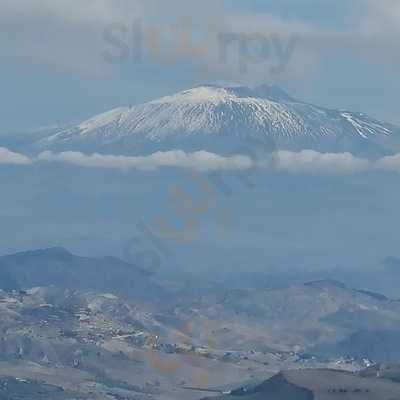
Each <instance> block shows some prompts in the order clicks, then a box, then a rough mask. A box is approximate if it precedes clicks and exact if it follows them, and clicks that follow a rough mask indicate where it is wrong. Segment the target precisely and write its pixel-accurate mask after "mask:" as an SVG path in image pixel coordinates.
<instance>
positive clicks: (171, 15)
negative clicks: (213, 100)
mask: <svg viewBox="0 0 400 400" xmlns="http://www.w3.org/2000/svg"><path fill="white" fill-rule="evenodd" d="M0 7H1V8H0V9H1V14H0V26H1V28H0V29H1V31H2V32H1V35H0V46H1V48H2V51H1V58H2V60H1V64H0V68H1V72H2V73H1V75H0V85H1V95H0V132H1V133H7V132H13V131H23V130H25V129H29V128H35V127H39V126H44V125H48V124H54V123H58V122H67V121H70V120H80V119H82V118H85V117H87V116H90V115H91V114H94V113H97V112H101V111H104V110H107V109H109V108H112V107H115V106H118V105H126V104H134V103H138V102H142V101H145V100H148V99H151V98H154V97H158V96H161V95H164V94H169V93H171V92H174V91H177V90H180V89H183V88H186V87H190V86H193V85H196V84H199V83H201V82H202V81H207V82H209V81H229V82H237V83H244V84H249V85H252V84H259V83H263V82H267V83H276V84H278V85H281V86H282V87H284V88H285V89H287V90H288V91H289V92H291V93H292V94H293V95H295V96H297V97H299V98H302V99H305V100H307V101H310V102H314V103H318V104H321V105H326V106H331V107H337V108H347V109H351V110H356V111H365V112H368V113H370V114H371V115H372V116H376V117H378V118H381V119H385V120H388V121H393V122H397V123H400V116H399V114H398V110H397V109H398V93H399V89H400V79H399V76H398V75H399V74H398V71H399V67H400V40H399V39H400V24H399V22H400V2H398V1H396V0H379V1H377V0H352V1H348V0H336V1H329V2H328V1H323V0H281V1H279V2H277V1H275V0H274V1H272V0H247V1H239V0H225V1H217V0H202V1H201V2H191V1H183V0H168V1H165V0H86V1H84V2H82V1H78V0H57V1H54V0H0ZM190 17H191V18H192V19H193V29H192V30H191V31H190V32H191V36H192V38H193V41H194V43H195V44H196V43H203V42H204V40H205V38H206V34H207V32H210V29H209V28H208V25H207V24H208V22H209V21H215V23H216V25H217V28H216V31H215V35H214V36H211V37H212V39H211V41H210V43H209V44H208V46H207V51H206V52H203V53H202V54H201V55H191V56H190V55H188V54H184V55H183V56H182V57H179V56H178V57H177V58H176V59H175V61H172V60H171V57H172V55H173V54H174V53H173V52H174V49H176V48H177V45H176V44H175V45H174V43H176V41H175V40H174V39H173V38H176V37H178V38H181V39H182V38H184V37H185V35H184V32H185V21H186V22H187V21H189V18H190ZM134 21H140V23H141V26H142V28H141V32H142V37H143V40H142V42H141V43H142V48H143V50H142V61H141V63H139V64H138V63H135V62H134V60H133V59H132V57H129V58H125V59H124V60H123V62H120V63H118V64H110V63H109V62H108V61H107V60H105V58H104V54H105V53H106V54H112V55H116V54H118V53H121V54H122V53H123V52H124V51H125V52H126V50H127V49H129V50H130V53H131V55H132V52H133V51H134V49H136V48H137V47H135V45H134V43H135V41H134V40H135V39H134V38H137V37H138V36H137V35H135V34H134V33H133V31H132V30H133V28H132V26H133V24H134ZM112 24H119V25H117V26H113V25H112ZM135 26H138V25H135ZM174 29H175V31H176V32H178V36H174V34H173V32H174ZM105 31H108V32H109V34H111V36H112V37H113V38H114V39H117V40H118V43H114V44H112V43H111V41H110V37H109V38H108V39H107V38H106V37H105ZM152 31H153V32H156V36H155V37H156V38H158V43H159V45H160V49H162V50H160V52H159V53H158V57H157V59H153V58H152V57H151V52H150V50H151V47H149V45H147V44H146V43H147V42H148V41H149V38H150V37H151V35H150V33H151V32H152ZM228 33H242V34H243V35H249V34H257V35H258V37H261V35H262V37H263V38H264V39H265V41H264V42H263V43H266V45H267V47H266V48H261V45H260V46H258V45H259V44H260V43H261V42H260V43H258V42H257V44H254V43H253V44H254V46H253V47H251V48H250V49H248V51H250V52H251V51H253V53H251V54H252V56H251V57H253V56H254V55H255V54H256V55H258V54H259V53H260V51H261V50H263V51H264V50H265V52H264V53H263V54H264V57H263V58H262V60H261V59H258V60H257V62H254V64H253V63H252V58H251V57H249V59H247V60H246V59H245V60H243V57H241V58H240V57H239V55H240V54H242V53H240V50H239V47H238V46H237V47H235V46H236V45H234V46H233V47H232V48H230V52H229V53H228V60H227V62H226V63H223V62H222V61H221V58H220V53H221V45H218V43H220V42H219V41H218V38H221V35H223V34H225V35H226V34H228ZM218 35H219V36H218ZM243 35H242V36H241V37H242V38H243V37H245V38H247V37H248V36H243ZM109 36H110V35H109ZM121 41H123V43H124V46H125V47H122V44H121V43H120V42H121ZM291 41H292V42H291ZM245 43H246V42H245ZM126 46H128V47H126ZM257 46H258V47H257ZM277 46H278V47H277ZM279 46H280V47H279ZM290 46H292V47H290ZM153 48H154V47H153ZM279 49H280V50H281V53H279ZM288 49H292V51H291V52H290V53H287V54H289V55H288V56H287V57H286V58H285V60H286V61H285V63H284V64H282V63H281V62H280V61H281V60H284V58H283V56H282V54H286V53H285V51H286V50H288ZM242 51H243V48H242ZM254 52H255V53H254ZM243 54H246V53H243ZM279 54H281V57H280V56H279ZM239 61H240V62H241V63H242V64H240V62H239ZM243 63H244V64H245V66H246V68H245V67H243ZM281 64H282V65H284V67H285V68H281V67H280V68H278V69H276V68H275V69H274V70H271V67H277V66H282V65H281ZM241 65H242V69H240V66H241ZM243 69H246V71H244V70H243ZM271 71H272V72H271Z"/></svg>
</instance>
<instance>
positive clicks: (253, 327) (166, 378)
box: [0, 249, 400, 400]
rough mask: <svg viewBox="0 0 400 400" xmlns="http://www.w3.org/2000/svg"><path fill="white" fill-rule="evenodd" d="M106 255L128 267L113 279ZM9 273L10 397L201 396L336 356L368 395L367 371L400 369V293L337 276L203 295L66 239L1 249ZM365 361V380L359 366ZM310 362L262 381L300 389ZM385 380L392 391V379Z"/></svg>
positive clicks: (332, 362) (4, 344)
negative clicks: (399, 365) (83, 251)
mask: <svg viewBox="0 0 400 400" xmlns="http://www.w3.org/2000/svg"><path fill="white" fill-rule="evenodd" d="M107 265H108V266H109V267H110V268H112V266H114V265H115V266H119V267H120V268H122V269H121V275H120V278H119V273H118V268H117V269H116V273H115V274H114V279H113V280H110V278H109V277H108V275H107V274H105V268H106V267H107ZM77 268H79V269H80V271H81V277H82V279H80V280H79V279H78V278H79V274H78V275H76V274H77V272H78V269H77ZM129 268H130V269H129ZM127 271H130V274H133V275H134V276H135V279H136V280H134V281H129V279H127V282H133V283H134V285H132V287H131V290H130V291H128V290H127V283H126V282H123V280H122V278H123V274H122V272H124V273H126V274H127V277H128V278H129V276H131V275H129V274H128V273H127ZM0 276H2V281H1V282H2V286H3V289H2V290H1V291H0V331H1V339H0V377H2V378H1V379H2V381H1V382H3V384H2V387H3V392H4V393H9V394H10V395H11V394H12V396H14V397H12V398H28V397H26V396H27V393H29V390H32V393H36V392H37V393H39V394H40V395H38V396H37V398H43V399H47V398H48V399H53V398H60V399H64V398H65V399H66V398H85V399H87V398H96V399H118V400H119V399H199V398H201V397H202V396H204V395H210V394H215V395H218V394H223V393H231V392H232V393H239V392H235V391H238V390H239V391H240V390H243V388H246V390H248V388H254V387H258V388H260V386H259V385H260V384H261V382H263V381H265V379H268V378H269V377H272V376H274V375H276V374H277V373H278V372H279V371H287V370H303V369H305V370H310V369H312V370H315V369H316V370H319V371H324V370H325V369H326V368H329V369H335V370H341V371H348V372H350V374H348V375H346V374H344V375H341V374H339V375H335V377H345V378H343V379H345V380H344V381H343V383H341V382H342V381H341V380H340V381H338V382H339V383H337V385H338V387H342V386H343V385H344V386H345V387H346V388H347V389H346V390H347V391H348V392H346V393H349V392H350V391H351V393H354V394H352V396H356V397H354V398H359V397H357V394H356V393H361V392H358V389H359V386H360V385H361V383H363V382H366V379H372V378H373V379H375V380H376V379H377V378H381V379H392V380H393V382H394V381H396V380H397V378H398V369H395V367H394V365H395V364H388V363H386V364H385V363H384V364H379V363H378V362H379V361H390V360H394V359H395V358H396V357H398V358H400V355H399V354H398V346H397V342H396V341H395V339H394V338H395V337H397V333H398V332H400V303H399V302H398V301H394V300H390V299H388V298H386V297H385V296H381V295H378V294H375V293H370V292H368V291H361V290H353V289H350V288H347V287H346V286H345V285H343V284H341V283H339V282H335V281H317V282H311V283H307V284H305V285H296V286H290V287H287V288H282V289H264V290H261V289H248V290H230V291H227V292H225V293H214V294H212V293H210V292H209V291H208V292H206V293H204V295H202V296H201V297H200V298H199V297H197V296H195V295H194V294H193V295H192V296H191V295H190V294H189V293H188V292H187V291H185V290H184V288H182V289H180V290H179V289H177V288H176V287H175V288H174V292H173V293H171V292H170V290H171V288H170V287H168V286H166V287H163V286H162V282H157V281H156V280H154V279H152V278H150V277H149V276H148V275H146V274H144V273H143V272H141V271H138V270H136V269H135V268H134V267H133V266H131V265H129V264H127V263H124V262H122V261H120V260H118V259H114V258H102V259H95V258H94V259H91V258H82V257H77V256H74V255H72V254H71V253H69V252H67V251H66V250H64V249H48V250H40V251H34V252H24V253H19V254H16V255H10V256H6V257H1V258H0ZM106 287H108V290H105V288H106ZM178 287H179V285H178ZM156 288H161V289H162V290H157V289H156ZM150 289H151V290H154V292H153V293H155V294H154V296H153V297H149V296H148V293H147V292H148V290H150ZM177 290H178V291H177ZM388 332H390V335H391V337H393V340H392V341H389V340H387V338H388V337H389V336H385V335H389V333H388ZM377 335H378V336H377ZM376 337H378V338H379V341H380V342H379V346H378V343H376V346H375V347H374V346H372V345H371V343H372V342H371V340H375V341H376ZM374 338H375V339H374ZM389 351H390V357H389ZM372 356H373V357H372ZM365 368H367V369H365ZM361 370H363V375H362V377H363V379H364V380H361V381H360V379H361V378H357V379H356V378H355V377H354V376H355V375H354V373H355V372H357V371H361ZM312 373H315V374H317V373H318V374H321V379H320V382H321V386H319V387H318V388H311V389H310V390H311V391H313V390H317V391H318V390H319V392H318V393H330V394H329V396H333V394H332V393H334V392H329V390H333V389H335V387H336V386H335V387H331V386H329V387H328V386H324V384H323V382H325V381H326V382H335V379H336V378H335V379H333V380H332V379H331V378H327V377H326V376H325V375H326V372H312ZM305 374H306V375H301V374H300V375H296V373H290V374H289V373H284V374H281V375H278V376H277V377H275V378H273V379H272V381H267V382H268V384H261V388H262V393H267V392H268V390H272V389H271V387H277V388H278V387H279V390H278V389H276V390H278V392H276V393H280V390H283V389H282V388H286V389H287V390H289V392H288V393H292V392H293V393H297V389H296V388H297V387H298V386H299V387H301V388H304V387H306V386H304V385H303V380H307V379H309V381H310V382H314V381H315V379H316V378H315V377H312V378H308V376H309V374H311V372H307V373H305ZM357 376H358V375H357ZM360 376H361V375H360ZM318 379H319V378H318ZM354 380H355V381H354ZM353 381H354V382H353ZM271 382H272V383H271ZM307 382H308V381H307ZM374 382H375V381H371V382H369V383H368V384H367V385H366V386H365V385H364V386H363V385H361V387H362V388H363V390H366V389H368V388H369V387H370V386H371V384H372V385H373V386H374V385H375V383H374ZM271 385H272V386H271ZM335 385H336V384H335ZM346 385H347V386H346ZM368 385H369V386H368ZM380 385H381V386H382V388H383V387H384V388H385V390H387V393H388V395H389V394H390V396H392V393H394V392H393V390H392V389H393V388H396V386H395V384H394V383H391V384H390V383H386V382H384V383H380ZM344 386H343V387H344ZM5 387H6V388H5ZM28 387H29V389H28ZM310 387H311V386H310ZM4 388H5V389H4ZM241 388H242V389H241ZM286 389H284V392H285V390H286ZM257 390H259V389H257ZM273 390H275V389H273ZM307 390H308V389H307ZM382 390H383V389H382ZM265 391H267V392H265ZM3 392H1V387H0V395H2V393H3ZM246 393H247V392H246ZM255 393H258V392H255ZM272 393H275V392H272ZM285 393H286V392H285ZM299 393H300V392H299ZM307 393H308V392H307V391H304V390H303V391H301V394H299V396H303V395H304V396H308V394H307ZM335 393H336V392H335ZM365 393H370V394H368V396H369V397H368V396H367V397H364V398H367V399H375V398H376V397H373V395H374V393H376V392H365ZM371 393H372V394H371ZM382 393H383V392H382ZM384 393H386V392H384ZM246 395H247V394H246ZM255 395H256V394H254V396H255ZM296 395H297V394H296ZM24 396H25V397H24ZM40 396H42V397H40ZM252 396H253V395H252ZM327 396H328V395H327ZM329 396H328V397H320V398H322V399H325V398H326V399H330V398H331V397H329ZM385 396H386V394H385ZM0 398H1V397H0ZM248 398H258V397H248ZM282 398H285V399H286V398H288V399H291V398H290V397H282ZM299 398H300V397H299ZM304 398H305V399H307V398H308V397H304ZM316 398H317V397H316ZM339 398H340V397H339ZM350 398H351V399H352V398H353V397H350ZM382 398H385V397H382ZM387 398H388V399H394V398H395V397H393V396H392V397H387ZM296 400H298V398H296Z"/></svg>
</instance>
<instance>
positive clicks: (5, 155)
mask: <svg viewBox="0 0 400 400" xmlns="http://www.w3.org/2000/svg"><path fill="white" fill-rule="evenodd" d="M31 163H32V161H31V160H30V159H29V158H28V157H26V156H24V155H22V154H18V153H14V152H12V151H10V150H8V149H6V148H4V147H0V164H9V165H27V164H31Z"/></svg>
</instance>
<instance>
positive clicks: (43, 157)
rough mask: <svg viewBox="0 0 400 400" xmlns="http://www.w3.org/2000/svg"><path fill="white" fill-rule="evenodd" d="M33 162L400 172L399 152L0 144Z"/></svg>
mask: <svg viewBox="0 0 400 400" xmlns="http://www.w3.org/2000/svg"><path fill="white" fill-rule="evenodd" d="M34 163H42V164H45V163H48V164H50V163H63V164H68V165H73V166H77V167H82V168H100V169H123V170H132V169H136V170H143V171H155V170H159V169H161V168H167V167H168V168H171V167H175V168H191V169H195V170H198V171H222V170H225V171H229V170H230V171H237V170H247V169H250V168H262V169H266V170H271V171H286V172H289V173H312V174H354V173H361V172H366V171H397V172H400V154H395V155H392V156H386V157H382V158H380V159H378V160H375V161H372V160H368V159H366V158H360V157H356V156H354V155H353V154H351V153H320V152H317V151H314V150H302V151H299V152H292V151H278V152H276V153H272V154H270V155H268V156H266V157H265V158H263V159H252V158H251V157H249V156H246V155H240V154H236V155H232V156H222V155H219V154H215V153H210V152H207V151H197V152H194V153H186V152H184V151H182V150H172V151H165V152H157V153H153V154H150V155H147V156H118V155H104V154H97V153H95V154H84V153H80V152H75V151H68V152H62V153H54V152H51V151H45V152H43V153H40V154H39V155H38V156H37V157H34V158H29V157H27V156H25V155H23V154H19V153H14V152H12V151H10V150H8V149H6V148H3V147H1V148H0V164H9V165H29V164H34Z"/></svg>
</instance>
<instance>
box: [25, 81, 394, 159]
mask: <svg viewBox="0 0 400 400" xmlns="http://www.w3.org/2000/svg"><path fill="white" fill-rule="evenodd" d="M251 139H257V140H258V141H263V142H264V143H265V145H266V148H267V150H268V151H273V150H275V149H276V148H279V149H288V150H300V149H314V150H318V151H325V152H343V151H349V152H353V153H356V154H367V155H370V154H372V155H381V154H388V153H393V152H397V150H398V149H400V140H399V128H398V127H396V126H394V125H392V124H389V123H384V122H380V121H378V120H376V119H374V118H371V117H369V116H368V115H366V114H363V113H358V112H350V111H343V110H333V109H327V108H324V107H319V106H315V105H312V104H309V103H306V102H303V101H300V100H297V99H294V98H292V97H291V96H290V95H288V94H287V93H286V92H284V91H283V90H282V89H280V88H278V87H275V86H268V85H264V86H260V87H256V88H248V87H244V86H217V85H203V86H199V87H195V88H193V89H189V90H185V91H182V92H179V93H177V94H174V95H171V96H166V97H163V98H160V99H157V100H153V101H150V102H148V103H145V104H140V105H135V106H131V107H120V108H116V109H113V110H111V111H107V112H105V113H103V114H100V115H96V116H94V117H92V118H90V119H88V120H86V121H83V122H82V123H80V124H78V125H72V126H69V127H68V128H64V129H54V130H53V131H51V132H50V133H49V132H47V133H46V135H45V137H42V138H41V139H40V140H37V141H36V142H35V143H34V145H33V148H35V149H36V150H43V149H48V150H55V151H60V150H75V151H82V152H103V153H115V154H130V155H142V154H144V153H149V152H154V151H159V150H170V149H181V150H185V151H194V150H208V151H213V152H223V153H232V152H235V151H238V150H239V149H240V146H243V144H245V143H247V142H248V140H251Z"/></svg>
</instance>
